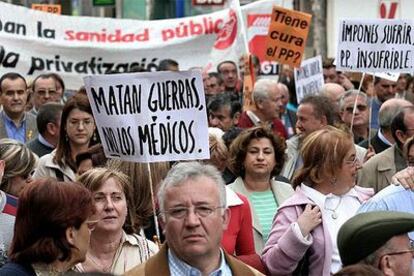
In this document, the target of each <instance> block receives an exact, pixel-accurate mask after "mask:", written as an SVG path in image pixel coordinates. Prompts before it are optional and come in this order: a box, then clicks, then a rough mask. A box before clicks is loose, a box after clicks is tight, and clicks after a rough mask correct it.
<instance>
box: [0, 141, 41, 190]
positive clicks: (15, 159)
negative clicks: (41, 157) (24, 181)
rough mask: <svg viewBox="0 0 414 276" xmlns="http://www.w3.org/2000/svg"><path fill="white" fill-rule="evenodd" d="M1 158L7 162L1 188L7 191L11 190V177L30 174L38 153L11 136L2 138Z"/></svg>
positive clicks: (0, 144)
mask: <svg viewBox="0 0 414 276" xmlns="http://www.w3.org/2000/svg"><path fill="white" fill-rule="evenodd" d="M0 160H4V162H5V168H4V174H3V178H2V179H1V184H0V190H2V191H4V192H6V193H9V191H10V190H11V187H10V185H9V181H10V179H12V178H13V177H15V176H22V177H26V176H30V175H31V173H32V171H33V170H34V168H35V167H36V163H37V157H36V155H35V154H34V153H33V152H32V151H31V150H30V149H29V148H28V147H26V145H24V144H22V143H20V142H18V141H16V140H14V139H9V138H3V139H0Z"/></svg>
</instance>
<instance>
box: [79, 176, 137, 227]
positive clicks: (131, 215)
mask: <svg viewBox="0 0 414 276" xmlns="http://www.w3.org/2000/svg"><path fill="white" fill-rule="evenodd" d="M110 178H113V179H114V180H115V181H116V182H117V183H118V184H119V187H120V188H121V189H122V191H123V193H124V195H125V199H126V203H127V209H128V215H127V217H126V220H125V223H124V225H123V229H124V231H125V232H126V233H127V234H132V233H136V232H137V230H138V228H139V226H140V225H138V224H137V221H136V218H135V212H134V210H135V204H134V200H133V193H134V188H133V186H132V185H131V182H130V180H129V178H128V176H126V175H125V174H124V173H122V172H120V171H117V170H113V169H110V168H93V169H91V170H88V171H86V172H84V173H83V174H82V175H81V176H79V178H78V181H79V182H80V183H82V184H83V186H85V187H86V188H87V189H88V190H89V191H91V192H92V193H94V192H96V191H97V190H99V189H100V188H101V187H102V185H103V183H104V182H105V181H107V180H108V179H110Z"/></svg>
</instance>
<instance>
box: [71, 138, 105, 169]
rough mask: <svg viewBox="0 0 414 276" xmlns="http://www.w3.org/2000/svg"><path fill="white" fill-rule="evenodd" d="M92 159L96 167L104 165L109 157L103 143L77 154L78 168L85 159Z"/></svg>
mask: <svg viewBox="0 0 414 276" xmlns="http://www.w3.org/2000/svg"><path fill="white" fill-rule="evenodd" d="M88 159H90V160H91V161H92V166H94V167H104V166H105V164H106V162H107V160H108V159H107V158H106V156H105V152H104V149H103V146H102V144H101V143H99V144H95V145H93V146H90V147H89V148H88V149H87V150H85V151H83V152H80V153H78V154H77V155H76V168H78V167H79V165H80V163H81V162H82V161H84V160H88Z"/></svg>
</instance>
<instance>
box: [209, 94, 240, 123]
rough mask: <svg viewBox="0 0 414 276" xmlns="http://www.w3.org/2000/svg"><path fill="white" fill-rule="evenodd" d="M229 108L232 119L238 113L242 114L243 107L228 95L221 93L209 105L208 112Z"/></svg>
mask: <svg viewBox="0 0 414 276" xmlns="http://www.w3.org/2000/svg"><path fill="white" fill-rule="evenodd" d="M224 106H227V107H228V108H229V109H230V117H231V118H233V117H234V115H236V113H239V112H241V109H242V106H241V104H240V102H239V101H235V100H233V99H232V97H231V96H230V95H229V94H228V93H221V94H217V95H214V96H213V97H212V98H211V100H210V102H209V104H208V110H211V111H213V112H216V111H218V110H219V109H220V108H222V107H224Z"/></svg>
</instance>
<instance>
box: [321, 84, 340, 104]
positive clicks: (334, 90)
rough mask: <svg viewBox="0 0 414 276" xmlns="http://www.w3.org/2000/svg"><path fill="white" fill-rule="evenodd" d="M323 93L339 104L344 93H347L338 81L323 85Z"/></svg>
mask: <svg viewBox="0 0 414 276" xmlns="http://www.w3.org/2000/svg"><path fill="white" fill-rule="evenodd" d="M321 93H322V95H324V96H326V97H328V98H329V99H330V100H331V101H332V103H334V104H336V105H338V103H339V100H340V99H341V97H342V95H344V94H345V89H344V88H343V87H342V85H339V84H337V83H325V84H324V85H323V86H322V89H321Z"/></svg>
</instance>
